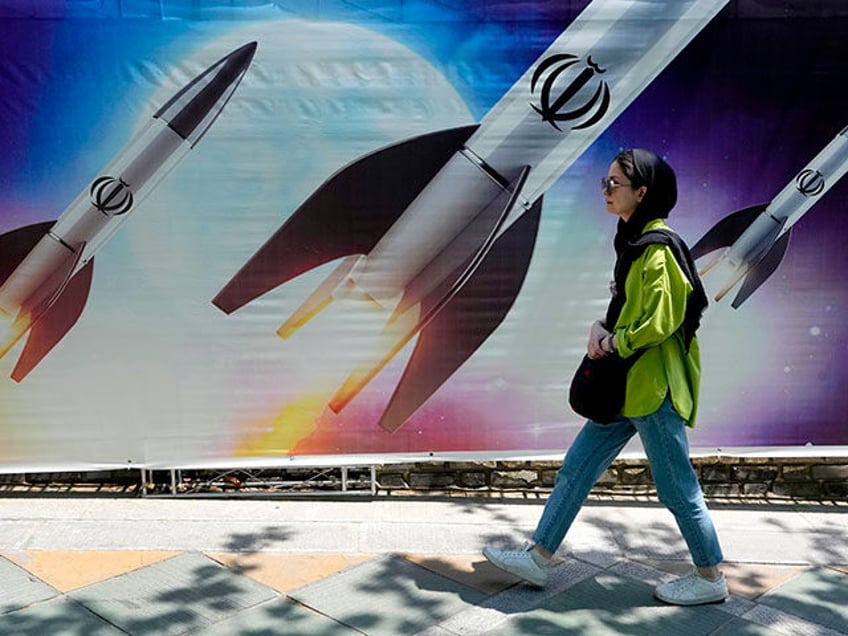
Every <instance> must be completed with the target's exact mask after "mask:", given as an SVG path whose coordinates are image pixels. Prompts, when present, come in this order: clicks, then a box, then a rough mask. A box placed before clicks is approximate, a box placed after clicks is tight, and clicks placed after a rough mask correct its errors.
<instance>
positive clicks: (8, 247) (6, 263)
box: [0, 221, 56, 285]
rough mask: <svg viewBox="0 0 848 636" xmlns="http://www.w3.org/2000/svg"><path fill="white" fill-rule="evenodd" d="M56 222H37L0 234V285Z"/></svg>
mask: <svg viewBox="0 0 848 636" xmlns="http://www.w3.org/2000/svg"><path fill="white" fill-rule="evenodd" d="M55 223H56V222H55V221H46V222H44V223H35V224H34V225H26V226H24V227H19V228H17V229H14V230H11V231H9V232H6V233H4V234H0V285H2V284H3V283H4V282H6V279H7V278H9V276H10V275H11V273H12V272H14V271H15V268H16V267H17V266H18V265H20V264H21V261H22V260H24V258H25V257H26V255H27V254H29V252H30V251H31V250H32V248H33V247H35V245H36V243H38V241H40V240H41V237H43V236H44V235H45V234H47V232H49V231H50V228H52V227H53V225H54V224H55Z"/></svg>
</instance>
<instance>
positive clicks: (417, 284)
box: [330, 167, 535, 412]
mask: <svg viewBox="0 0 848 636" xmlns="http://www.w3.org/2000/svg"><path fill="white" fill-rule="evenodd" d="M529 172H530V168H529V167H524V168H523V169H522V171H521V173H520V174H519V176H518V177H517V178H516V179H515V180H514V181H513V182H512V183H511V184H510V187H509V188H508V189H506V190H504V191H503V192H502V193H501V195H499V196H498V197H496V198H495V199H494V200H493V201H492V202H490V203H489V205H488V206H486V208H484V209H483V210H481V211H480V213H479V214H478V215H477V217H476V218H475V219H474V220H473V221H472V222H471V223H469V224H468V226H467V227H466V228H465V229H464V230H463V232H462V233H461V234H460V235H459V236H457V237H456V239H455V240H454V241H452V242H451V243H450V244H449V245H447V246H446V247H445V248H444V249H443V250H442V251H441V252H440V253H439V254H437V255H436V256H435V257H434V258H433V260H432V261H431V262H430V263H429V264H428V265H427V266H426V267H425V268H424V269H423V270H422V271H421V272H419V274H418V275H417V276H416V277H415V278H414V279H413V280H412V281H410V282H409V283H408V284H407V286H406V289H405V290H404V293H403V297H402V298H401V299H400V302H399V303H398V305H397V307H396V308H395V311H394V312H393V314H392V316H391V317H390V318H389V320H388V322H387V324H386V327H385V328H384V330H383V333H382V334H381V343H380V347H379V352H378V353H377V354H376V355H375V357H374V358H373V359H372V360H369V361H366V362H365V363H364V364H362V365H360V366H359V367H358V368H357V369H356V370H355V371H354V372H353V373H352V374H351V375H350V377H348V379H347V380H346V381H345V382H344V384H343V385H342V387H341V388H340V389H339V390H338V391H337V392H336V394H335V395H334V396H333V398H332V400H331V401H330V408H331V409H332V410H333V411H335V412H338V411H339V410H341V409H342V408H344V407H345V406H346V405H347V404H348V402H350V401H351V400H352V399H353V398H354V397H356V395H357V394H358V393H359V392H360V391H361V390H362V389H363V388H364V387H365V385H366V384H368V382H370V381H371V379H372V378H373V377H374V376H375V375H376V374H377V373H378V372H379V371H380V370H381V369H382V368H383V367H385V365H386V364H388V362H389V360H391V359H392V358H393V357H394V356H395V355H396V354H397V353H398V352H399V351H400V350H401V349H402V348H403V347H404V346H405V345H406V344H407V343H408V342H409V341H410V340H411V339H412V338H413V337H414V336H415V334H416V333H418V332H419V331H421V329H422V328H425V327H426V325H427V323H428V322H429V321H430V320H432V319H433V318H434V317H435V316H436V315H437V314H438V313H439V312H440V311H442V309H443V308H444V307H445V306H446V305H447V304H448V303H449V302H450V300H451V298H453V296H454V295H455V294H456V293H457V292H458V291H459V290H460V289H461V288H462V287H463V286H464V285H465V284H466V282H467V281H468V280H469V277H470V276H472V275H473V273H474V271H475V270H476V269H477V268H478V267H479V266H480V264H481V262H484V260H485V259H486V258H487V254H489V252H490V250H491V249H492V246H493V245H495V244H496V240H495V238H496V236H497V234H498V230H500V229H501V227H502V226H503V223H504V221H505V220H506V219H507V217H508V216H509V213H510V211H511V210H513V209H514V208H515V207H516V206H517V205H518V197H519V194H520V193H521V189H522V187H523V186H524V183H525V182H526V180H527V175H528V174H529ZM534 237H535V235H534ZM471 246H474V247H473V249H472V248H471ZM531 251H532V241H531ZM458 255H459V256H458ZM445 272H448V274H447V275H445Z"/></svg>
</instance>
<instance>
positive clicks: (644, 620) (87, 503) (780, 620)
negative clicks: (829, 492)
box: [0, 495, 848, 636]
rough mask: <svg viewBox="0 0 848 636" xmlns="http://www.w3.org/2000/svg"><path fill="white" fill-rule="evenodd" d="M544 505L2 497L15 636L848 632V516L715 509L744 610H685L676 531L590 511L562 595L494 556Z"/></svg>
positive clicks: (655, 518) (5, 582) (0, 619)
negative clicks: (673, 588) (491, 549)
mask: <svg viewBox="0 0 848 636" xmlns="http://www.w3.org/2000/svg"><path fill="white" fill-rule="evenodd" d="M541 507H542V502H541V500H535V501H533V502H527V501H510V500H504V499H498V500H491V499H489V500H480V499H440V500H432V499H429V500H428V499H417V498H410V499H394V498H374V499H364V498H363V499H357V500H350V499H348V500H330V499H323V500H322V499H294V500H292V499H288V500H245V499H134V498H105V497H88V498H74V497H72V496H68V495H65V496H60V497H21V498H6V499H0V634H38V635H39V636H42V635H45V634H76V635H83V634H85V635H86V636H88V635H89V634H157V635H158V634H183V633H192V634H251V635H252V634H309V635H310V636H314V635H318V634H328V635H329V634H343V633H354V634H355V633H364V634H387V635H393V636H397V635H402V634H429V635H433V636H446V635H451V634H501V635H506V634H545V633H557V634H559V633H575V634H595V633H605V634H652V635H653V636H656V635H658V634H686V635H687V636H690V635H691V636H695V635H698V634H732V635H734V636H735V635H737V634H787V635H792V636H795V635H797V634H846V633H848V506H834V505H813V506H802V505H771V504H764V503H752V504H750V505H747V506H744V507H742V506H738V505H718V504H712V505H711V506H710V507H711V509H712V511H713V516H714V519H715V522H716V525H717V526H718V530H719V536H720V538H721V540H722V545H723V548H724V551H725V555H726V558H727V564H726V567H725V572H726V574H727V576H728V580H729V583H730V589H731V594H732V596H731V599H730V600H729V601H727V602H725V603H723V604H720V605H711V606H704V607H694V608H681V607H671V606H667V605H664V604H662V603H660V602H659V601H656V600H655V599H654V598H653V595H652V591H653V587H654V586H655V585H656V584H657V583H659V582H661V581H664V580H667V579H669V578H672V577H673V576H675V575H676V574H679V573H683V572H685V571H687V569H688V567H689V565H688V554H687V551H686V548H685V545H684V544H683V542H682V540H681V539H680V536H679V532H678V531H677V528H676V526H675V524H674V521H673V519H672V517H671V515H670V514H669V513H668V512H667V511H665V509H663V508H662V507H661V506H659V505H658V504H653V503H644V504H638V503H621V502H618V503H600V502H590V503H589V504H588V505H587V506H586V507H584V509H583V511H582V512H581V513H580V515H579V517H578V519H577V521H576V522H575V524H574V526H573V527H572V530H571V532H570V533H569V535H568V537H567V539H566V544H565V545H564V546H563V548H562V549H561V551H560V553H559V556H561V557H562V559H563V560H562V563H561V564H560V565H559V566H558V567H557V568H556V570H555V571H554V573H553V575H552V579H551V582H550V584H549V585H548V587H547V588H546V589H544V590H538V589H536V588H533V587H531V586H529V585H526V584H524V583H521V582H519V581H517V580H516V579H514V578H512V577H510V576H509V575H507V574H505V573H502V572H500V571H498V570H496V569H494V568H493V567H491V566H490V565H489V564H488V563H487V562H486V561H485V560H484V559H483V557H482V556H480V550H481V549H482V547H483V546H485V545H495V546H498V547H506V546H514V545H519V544H520V543H522V542H523V541H524V540H526V538H527V537H528V536H529V535H530V533H531V532H532V530H533V528H534V526H535V524H536V522H537V520H538V518H539V515H540V513H541Z"/></svg>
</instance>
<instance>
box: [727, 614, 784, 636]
mask: <svg viewBox="0 0 848 636" xmlns="http://www.w3.org/2000/svg"><path fill="white" fill-rule="evenodd" d="M713 636H775V632H774V630H773V629H772V628H771V627H766V626H765V625H758V624H757V623H752V622H751V621H746V620H745V619H743V618H734V619H733V620H732V621H730V622H729V623H726V624H725V625H722V626H721V627H719V628H718V630H716V631H715V632H713Z"/></svg>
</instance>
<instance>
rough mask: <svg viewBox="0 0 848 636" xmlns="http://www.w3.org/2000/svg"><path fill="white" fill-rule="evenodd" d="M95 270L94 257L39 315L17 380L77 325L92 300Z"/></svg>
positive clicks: (17, 368)
mask: <svg viewBox="0 0 848 636" xmlns="http://www.w3.org/2000/svg"><path fill="white" fill-rule="evenodd" d="M93 271H94V259H92V260H90V261H88V263H86V264H85V265H84V266H83V267H82V269H80V270H79V271H78V272H77V273H76V274H74V275H73V276H72V277H71V278H70V280H68V281H67V283H66V284H65V285H64V287H63V289H62V290H61V291H60V292H59V294H58V297H57V298H56V299H55V300H54V301H53V302H52V304H49V305H48V306H47V308H46V309H44V310H42V311H41V313H40V315H38V316H36V317H35V323H34V324H33V327H32V329H31V331H30V334H29V338H27V341H26V344H25V345H24V350H23V352H22V353H21V357H20V358H19V359H18V362H17V364H16V365H15V368H14V369H13V370H12V379H13V380H14V381H15V382H20V381H21V380H23V379H24V378H25V377H26V376H27V375H28V374H29V372H30V371H32V370H33V369H34V368H35V367H36V365H37V364H38V363H39V362H41V360H42V358H44V356H46V355H47V354H48V353H50V350H51V349H53V347H55V346H56V344H58V342H59V341H60V340H61V339H62V338H64V337H65V334H66V333H68V331H70V329H71V327H73V326H74V325H75V324H76V322H77V320H78V319H79V317H80V314H82V310H83V308H84V307H85V303H86V300H87V299H88V291H89V289H91V277H92V272H93Z"/></svg>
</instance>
